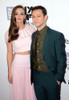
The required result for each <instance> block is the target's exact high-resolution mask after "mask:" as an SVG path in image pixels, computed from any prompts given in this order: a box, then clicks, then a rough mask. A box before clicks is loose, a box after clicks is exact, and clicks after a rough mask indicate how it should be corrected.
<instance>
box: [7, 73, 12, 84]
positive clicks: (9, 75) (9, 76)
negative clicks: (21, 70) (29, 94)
mask: <svg viewBox="0 0 69 100" xmlns="http://www.w3.org/2000/svg"><path fill="white" fill-rule="evenodd" d="M8 81H9V82H10V83H11V84H12V83H13V76H12V72H11V71H10V72H8Z"/></svg>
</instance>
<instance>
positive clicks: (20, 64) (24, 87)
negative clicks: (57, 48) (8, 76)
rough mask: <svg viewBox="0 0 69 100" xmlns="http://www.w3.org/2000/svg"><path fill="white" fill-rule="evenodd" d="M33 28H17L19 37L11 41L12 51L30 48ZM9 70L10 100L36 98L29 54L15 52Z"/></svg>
mask: <svg viewBox="0 0 69 100" xmlns="http://www.w3.org/2000/svg"><path fill="white" fill-rule="evenodd" d="M34 31H35V28H34V27H32V26H31V25H26V26H25V28H24V29H22V30H19V32H18V34H19V38H18V39H17V40H14V41H12V42H11V43H12V45H13V51H14V52H24V51H28V50H30V46H31V35H32V33H33V32H34ZM5 41H6V42H8V32H6V34H5ZM11 71H12V75H13V84H10V97H11V100H36V96H35V92H34V86H33V84H32V85H31V80H30V75H31V71H30V54H27V55H20V54H15V56H14V59H13V61H12V66H11Z"/></svg>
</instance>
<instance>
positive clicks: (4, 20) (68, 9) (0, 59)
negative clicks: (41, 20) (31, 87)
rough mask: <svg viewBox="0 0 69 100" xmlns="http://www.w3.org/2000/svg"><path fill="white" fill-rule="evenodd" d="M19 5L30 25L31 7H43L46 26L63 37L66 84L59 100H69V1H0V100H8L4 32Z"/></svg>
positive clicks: (62, 87) (63, 85) (62, 88)
mask: <svg viewBox="0 0 69 100" xmlns="http://www.w3.org/2000/svg"><path fill="white" fill-rule="evenodd" d="M19 4H20V5H22V6H24V7H25V10H26V12H27V14H28V20H27V23H30V24H32V20H31V16H30V14H31V9H32V7H33V6H35V5H42V6H44V7H45V8H46V9H47V11H48V21H47V25H48V26H49V27H50V28H52V29H55V30H58V31H60V32H62V33H63V34H64V35H65V39H66V53H67V69H66V74H65V79H66V84H64V83H62V86H61V100H69V0H16V1H15V0H0V100H10V90H9V83H8V68H7V61H6V53H7V50H6V44H5V32H6V31H7V30H8V28H9V24H10V15H11V11H12V8H13V7H14V6H16V5H19ZM60 60H61V59H60Z"/></svg>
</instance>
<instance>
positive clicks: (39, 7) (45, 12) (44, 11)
mask: <svg viewBox="0 0 69 100" xmlns="http://www.w3.org/2000/svg"><path fill="white" fill-rule="evenodd" d="M38 9H41V10H42V13H43V15H44V16H45V15H47V10H46V8H44V7H43V6H35V7H33V8H32V12H33V11H34V10H38Z"/></svg>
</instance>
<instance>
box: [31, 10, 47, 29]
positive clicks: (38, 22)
mask: <svg viewBox="0 0 69 100" xmlns="http://www.w3.org/2000/svg"><path fill="white" fill-rule="evenodd" d="M32 20H33V24H34V25H35V26H36V27H37V28H40V27H42V26H44V25H45V24H46V20H47V15H45V16H44V15H43V13H42V10H41V9H37V10H34V11H33V12H32Z"/></svg>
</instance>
